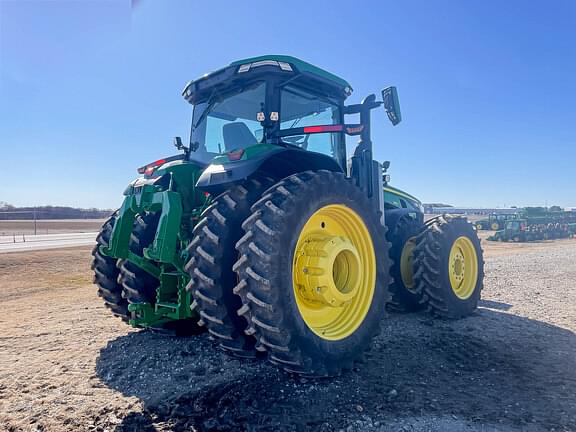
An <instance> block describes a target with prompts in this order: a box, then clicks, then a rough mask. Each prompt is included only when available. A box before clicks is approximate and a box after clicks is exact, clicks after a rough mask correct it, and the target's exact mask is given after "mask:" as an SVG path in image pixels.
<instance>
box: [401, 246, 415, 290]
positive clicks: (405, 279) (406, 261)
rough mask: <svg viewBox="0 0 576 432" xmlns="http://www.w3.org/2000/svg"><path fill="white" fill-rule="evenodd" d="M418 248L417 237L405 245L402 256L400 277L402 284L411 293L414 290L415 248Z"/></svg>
mask: <svg viewBox="0 0 576 432" xmlns="http://www.w3.org/2000/svg"><path fill="white" fill-rule="evenodd" d="M415 247H416V237H411V238H409V239H408V241H407V242H406V243H405V244H404V247H403V248H402V254H401V255H400V276H401V277H402V283H403V284H404V286H405V287H406V289H408V290H409V291H412V290H413V289H414V270H413V269H414V267H413V262H414V248H415Z"/></svg>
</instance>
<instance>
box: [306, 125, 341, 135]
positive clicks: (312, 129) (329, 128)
mask: <svg viewBox="0 0 576 432" xmlns="http://www.w3.org/2000/svg"><path fill="white" fill-rule="evenodd" d="M321 132H342V125H325V126H308V127H305V128H304V133H321Z"/></svg>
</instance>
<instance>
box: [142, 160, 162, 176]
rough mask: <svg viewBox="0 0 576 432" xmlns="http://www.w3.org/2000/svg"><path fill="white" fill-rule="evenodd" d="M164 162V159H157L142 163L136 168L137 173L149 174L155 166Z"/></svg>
mask: <svg viewBox="0 0 576 432" xmlns="http://www.w3.org/2000/svg"><path fill="white" fill-rule="evenodd" d="M165 163H166V159H158V160H157V161H154V162H152V163H149V164H148V165H144V166H143V167H140V168H138V174H145V175H150V174H152V173H153V172H154V170H155V169H156V168H158V167H159V166H160V165H164V164H165Z"/></svg>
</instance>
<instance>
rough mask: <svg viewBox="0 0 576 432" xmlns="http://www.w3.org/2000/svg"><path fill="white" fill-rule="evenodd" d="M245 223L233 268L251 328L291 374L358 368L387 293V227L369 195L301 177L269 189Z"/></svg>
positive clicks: (329, 178) (334, 181)
mask: <svg viewBox="0 0 576 432" xmlns="http://www.w3.org/2000/svg"><path fill="white" fill-rule="evenodd" d="M242 227H243V229H244V231H245V232H246V234H245V235H244V236H243V237H242V239H240V241H239V242H238V243H237V249H238V253H239V259H238V261H237V262H236V264H235V266H234V269H235V271H236V272H237V274H238V278H239V281H240V282H239V284H238V286H237V287H236V288H235V292H236V293H237V294H239V295H240V297H241V298H242V303H243V306H242V308H241V309H240V310H239V314H240V315H242V316H244V317H245V318H246V319H247V320H248V328H247V330H246V332H247V333H248V334H252V335H255V336H256V338H257V339H258V342H259V344H260V345H261V346H262V347H263V348H264V349H266V350H267V351H268V352H269V359H270V361H272V362H273V363H275V364H277V365H279V366H280V367H282V368H284V369H285V370H287V371H290V372H295V373H299V374H306V375H313V376H330V375H336V374H339V373H340V372H341V370H342V369H346V368H350V367H352V363H353V361H354V360H355V359H356V358H358V356H360V355H361V353H362V352H363V351H364V350H365V349H366V348H367V347H368V345H369V344H370V342H371V340H372V338H373V336H374V335H375V334H376V332H377V331H378V329H379V323H380V320H381V318H382V316H383V315H384V311H385V309H384V308H385V304H386V302H387V300H388V291H387V287H388V268H389V258H388V247H389V246H388V242H387V241H386V239H385V232H386V228H385V227H384V226H382V225H381V224H380V220H379V213H378V212H377V211H376V210H375V209H374V206H373V204H372V203H371V202H370V201H369V199H368V198H367V197H366V195H365V194H364V193H363V192H362V191H360V190H359V189H358V188H357V187H356V186H354V185H353V184H352V183H351V182H350V181H349V180H347V179H346V178H345V177H344V175H342V174H340V173H333V172H328V171H317V172H312V171H307V172H303V173H299V174H295V175H292V176H290V177H287V178H286V179H284V180H282V181H280V182H279V183H277V184H276V185H274V186H273V187H272V188H270V189H269V190H268V191H267V192H266V193H265V195H264V196H263V197H262V198H261V199H260V200H259V201H257V202H256V203H255V204H254V205H253V206H252V215H251V216H250V217H249V218H248V219H247V220H246V221H245V222H244V224H243V225H242Z"/></svg>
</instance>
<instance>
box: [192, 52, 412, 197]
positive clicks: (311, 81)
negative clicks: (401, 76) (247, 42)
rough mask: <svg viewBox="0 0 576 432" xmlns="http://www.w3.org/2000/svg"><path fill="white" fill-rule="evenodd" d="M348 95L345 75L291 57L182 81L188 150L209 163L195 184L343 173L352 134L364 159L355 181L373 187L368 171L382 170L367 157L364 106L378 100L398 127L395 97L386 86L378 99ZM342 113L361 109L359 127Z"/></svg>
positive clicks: (216, 187) (209, 187) (210, 186)
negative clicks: (351, 101) (350, 100)
mask: <svg viewBox="0 0 576 432" xmlns="http://www.w3.org/2000/svg"><path fill="white" fill-rule="evenodd" d="M351 93H352V87H351V86H350V84H349V83H348V82H347V81H345V80H344V79H342V78H340V77H338V76H336V75H333V74H331V73H329V72H327V71H325V70H323V69H320V68H318V67H316V66H313V65H311V64H309V63H306V62H304V61H302V60H299V59H296V58H294V57H289V56H262V57H255V58H250V59H245V60H240V61H237V62H234V63H231V64H230V65H229V66H227V67H225V68H222V69H220V70H217V71H215V72H213V73H211V74H208V75H205V76H203V77H201V78H200V79H198V80H196V81H192V82H190V83H188V84H187V85H186V87H185V88H184V91H183V93H182V94H183V96H184V98H185V99H186V100H187V101H188V102H189V103H191V104H193V105H194V110H193V116H192V126H191V133H190V145H189V147H188V148H187V154H188V157H189V160H190V161H195V162H198V163H202V164H205V165H208V166H207V168H206V169H205V170H204V172H203V173H202V175H201V176H200V178H199V180H198V183H197V186H198V187H200V188H202V189H204V190H206V191H207V192H210V193H213V192H219V191H221V190H222V186H223V185H226V184H230V183H232V182H236V181H240V180H242V179H245V178H248V177H249V176H251V175H252V174H253V173H255V172H257V171H258V172H262V173H264V174H268V175H270V176H272V177H278V176H279V177H284V176H287V175H290V174H292V173H294V172H297V171H300V170H302V169H311V170H317V169H327V170H329V171H335V172H343V173H345V174H348V162H347V156H346V140H345V136H346V135H358V136H360V142H359V144H360V143H363V144H364V145H363V147H362V151H363V152H364V153H363V154H364V155H363V156H362V157H363V158H364V159H365V160H363V161H360V160H359V158H357V161H356V168H355V171H356V175H357V176H358V177H361V178H360V179H359V180H358V184H359V185H360V183H362V184H364V185H365V187H363V188H364V189H370V190H371V191H372V190H373V189H374V188H375V187H377V182H376V178H377V177H381V173H380V172H379V173H378V174H374V173H373V172H372V171H379V170H381V168H377V167H376V168H374V167H373V166H372V164H371V162H370V163H369V162H368V159H370V161H371V160H372V152H371V142H370V110H372V109H374V108H376V107H379V106H380V105H382V104H384V105H385V108H386V111H387V113H388V117H389V118H390V120H391V121H392V123H393V124H397V123H398V122H400V120H401V116H400V110H399V105H398V98H397V94H396V89H395V88H394V87H389V88H387V89H385V90H383V92H382V97H383V101H382V102H380V101H376V98H375V96H374V95H371V96H369V97H367V98H366V99H365V100H364V101H363V102H362V103H361V104H356V105H349V106H346V105H345V104H344V102H345V100H346V98H347V97H348V96H349V95H350V94H351ZM345 114H360V124H345V122H344V116H345ZM359 147H360V145H359ZM352 169H353V170H354V168H352ZM361 171H362V172H361ZM368 171H370V172H369V173H368V174H366V172H368ZM378 190H381V188H379V189H378Z"/></svg>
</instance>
